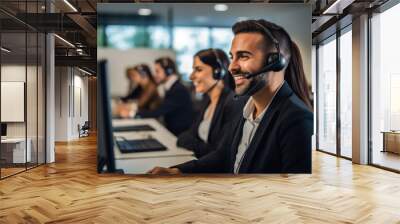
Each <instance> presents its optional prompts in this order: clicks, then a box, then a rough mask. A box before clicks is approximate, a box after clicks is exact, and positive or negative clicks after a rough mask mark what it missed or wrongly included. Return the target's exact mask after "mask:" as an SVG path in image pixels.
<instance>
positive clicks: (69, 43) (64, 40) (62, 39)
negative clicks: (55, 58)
mask: <svg viewBox="0 0 400 224" xmlns="http://www.w3.org/2000/svg"><path fill="white" fill-rule="evenodd" d="M54 36H55V37H57V38H58V39H59V40H61V41H62V42H64V43H66V44H67V45H69V46H70V47H73V48H75V45H73V44H72V43H71V42H69V41H68V40H66V39H64V38H62V37H60V36H59V35H57V34H54Z"/></svg>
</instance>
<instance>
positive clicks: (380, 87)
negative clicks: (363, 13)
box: [370, 4, 400, 170]
mask: <svg viewBox="0 0 400 224" xmlns="http://www.w3.org/2000/svg"><path fill="white" fill-rule="evenodd" d="M398 21H400V4H398V5H396V6H394V7H392V8H390V9H388V10H386V11H384V12H383V13H380V14H376V15H374V16H373V17H372V19H371V26H372V27H371V29H372V32H371V33H372V37H371V40H372V43H371V44H372V46H371V47H372V48H371V53H372V54H371V60H372V61H371V62H372V63H371V68H372V71H371V99H370V100H371V101H370V104H371V107H370V108H371V111H370V116H371V118H370V120H371V122H372V124H371V130H370V132H371V138H372V139H371V140H372V155H371V156H372V163H373V164H376V165H380V166H384V167H388V168H391V169H396V170H400V155H399V154H396V153H393V151H396V149H399V147H400V141H399V139H400V103H399V102H400V100H399V96H400V63H399V60H398V54H399V52H400V43H399V41H398V40H399V39H400V31H399V29H396V27H398ZM389 138H391V139H389ZM396 139H397V140H396ZM392 143H393V144H394V145H390V144H392ZM393 149H394V150H393Z"/></svg>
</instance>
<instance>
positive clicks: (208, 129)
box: [177, 48, 238, 158]
mask: <svg viewBox="0 0 400 224" xmlns="http://www.w3.org/2000/svg"><path fill="white" fill-rule="evenodd" d="M228 66H229V59H228V56H227V55H226V54H225V52H224V51H222V50H220V49H213V48H210V49H206V50H201V51H199V52H197V53H196V54H195V55H194V58H193V72H192V74H191V75H190V79H191V80H192V82H193V84H194V86H195V90H196V92H197V93H202V94H204V100H203V101H202V105H201V110H200V113H199V116H198V117H197V118H196V120H195V121H194V123H193V125H192V127H191V128H190V129H189V130H186V131H185V132H183V133H182V134H180V135H179V136H178V141H177V145H178V146H179V147H183V148H186V149H189V150H191V151H193V152H194V154H195V156H196V157H197V158H200V157H202V156H204V155H207V154H208V153H210V152H211V151H213V150H215V149H216V148H217V144H218V143H219V142H220V135H221V133H223V132H224V131H223V129H224V126H226V125H227V124H228V123H229V122H230V121H231V120H233V116H236V115H237V112H238V111H235V105H234V102H233V96H234V93H233V91H232V90H231V85H232V84H233V85H234V83H233V80H232V77H231V75H230V74H229V71H228Z"/></svg>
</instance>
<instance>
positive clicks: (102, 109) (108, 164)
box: [97, 61, 116, 173]
mask: <svg viewBox="0 0 400 224" xmlns="http://www.w3.org/2000/svg"><path fill="white" fill-rule="evenodd" d="M97 71H98V72H97V125H98V130H97V172H98V173H102V172H115V171H116V170H115V159H114V140H113V130H112V125H111V119H112V118H111V108H110V107H111V100H110V95H109V89H108V76H107V62H106V61H100V62H99V63H98V68H97ZM105 168H106V169H105Z"/></svg>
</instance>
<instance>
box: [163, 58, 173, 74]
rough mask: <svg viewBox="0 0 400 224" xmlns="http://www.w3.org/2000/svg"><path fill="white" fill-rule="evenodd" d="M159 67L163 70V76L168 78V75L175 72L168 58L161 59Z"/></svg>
mask: <svg viewBox="0 0 400 224" xmlns="http://www.w3.org/2000/svg"><path fill="white" fill-rule="evenodd" d="M161 66H162V68H163V69H164V71H165V74H166V75H167V76H170V75H172V74H174V72H175V68H174V67H173V66H174V64H173V63H170V62H169V61H168V58H163V59H162V60H161Z"/></svg>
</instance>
